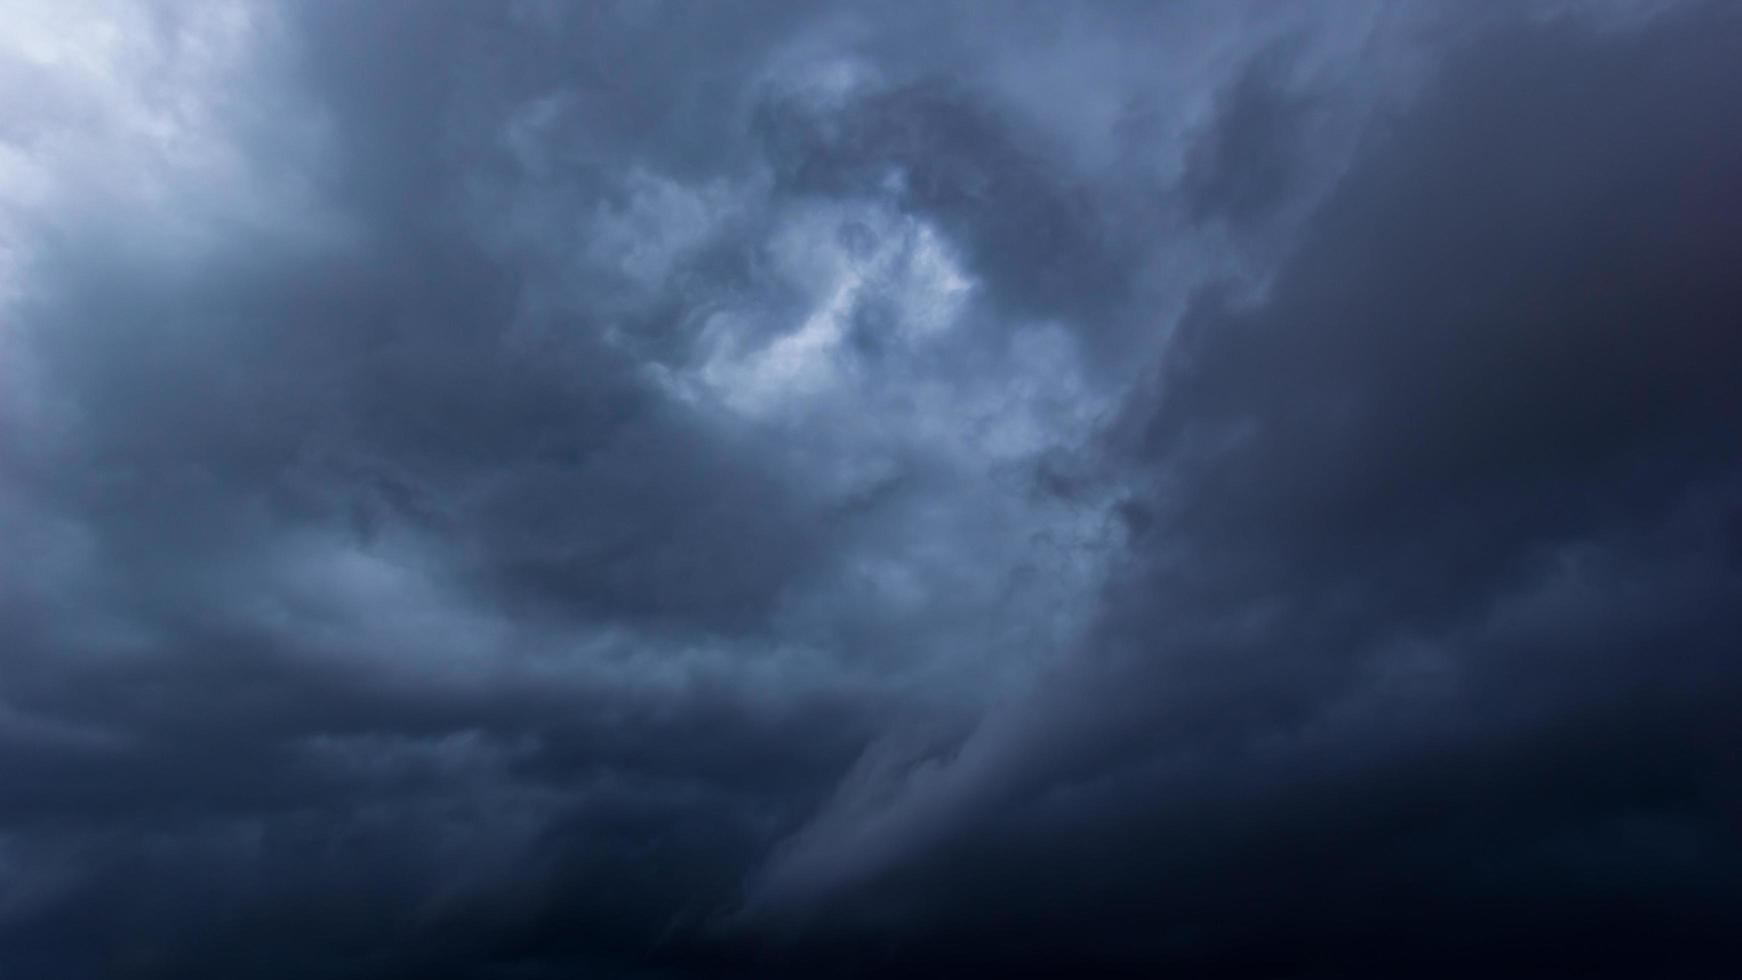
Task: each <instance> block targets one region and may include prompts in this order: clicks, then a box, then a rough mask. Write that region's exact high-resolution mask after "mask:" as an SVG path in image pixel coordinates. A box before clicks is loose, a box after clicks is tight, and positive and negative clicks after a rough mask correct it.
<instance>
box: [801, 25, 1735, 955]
mask: <svg viewBox="0 0 1742 980" xmlns="http://www.w3.org/2000/svg"><path fill="white" fill-rule="evenodd" d="M1736 27H1737V22H1736V21H1735V19H1734V18H1733V17H1732V16H1731V15H1729V14H1727V13H1717V12H1710V13H1709V16H1707V17H1704V18H1690V19H1689V20H1687V21H1672V22H1671V23H1670V24H1669V25H1666V26H1662V27H1660V28H1658V29H1657V30H1656V31H1654V32H1652V33H1650V34H1649V35H1647V36H1644V37H1638V38H1636V37H1631V36H1630V37H1626V38H1602V39H1598V38H1594V37H1590V36H1587V35H1584V34H1582V33H1567V34H1563V33H1560V32H1556V31H1551V30H1531V31H1526V32H1523V33H1522V34H1514V33H1511V32H1508V33H1504V34H1500V35H1490V36H1485V37H1484V38H1483V39H1482V40H1481V41H1479V42H1477V43H1475V44H1473V45H1471V46H1470V47H1469V48H1468V49H1467V50H1465V51H1463V52H1461V53H1460V54H1459V55H1458V56H1457V57H1456V58H1455V59H1453V61H1452V63H1451V64H1450V65H1449V66H1448V67H1447V68H1446V69H1445V72H1444V76H1443V77H1442V78H1441V79H1440V80H1439V81H1437V82H1436V83H1434V85H1433V86H1432V88H1431V90H1430V91H1429V92H1428V94H1427V95H1425V96H1424V98H1423V99H1422V100H1421V102H1420V103H1419V104H1417V105H1416V106H1414V107H1413V108H1412V110H1411V112H1410V114H1409V116H1408V117H1407V118H1404V119H1400V120H1398V121H1396V122H1395V123H1394V124H1393V125H1391V126H1388V127H1386V128H1385V129H1384V130H1382V131H1380V132H1378V133H1376V134H1375V135H1374V137H1373V138H1372V140H1371V141H1370V144H1369V146H1368V147H1367V148H1366V149H1365V150H1364V151H1363V155H1362V158H1361V159H1360V160H1359V161H1358V162H1357V164H1356V165H1355V167H1354V168H1353V169H1352V170H1351V171H1350V173H1349V174H1348V175H1347V176H1346V177H1345V178H1344V179H1343V181H1342V183H1341V186H1340V188H1339V189H1338V191H1337V192H1336V193H1335V194H1334V195H1333V197H1332V198H1331V200H1330V201H1329V202H1328V203H1327V205H1326V206H1325V207H1324V209H1323V211H1322V212H1321V213H1320V214H1319V215H1318V216H1316V217H1315V218H1314V219H1313V220H1312V222H1311V224H1310V226H1309V227H1308V229H1307V231H1306V232H1305V235H1304V238H1303V240H1302V241H1301V243H1300V244H1299V246H1298V248H1297V250H1296V252H1295V255H1294V257H1293V259H1291V260H1290V261H1289V262H1288V263H1287V264H1286V265H1285V266H1284V267H1283V268H1282V270H1281V271H1280V273H1279V275H1278V276H1277V278H1276V280H1275V282H1274V283H1273V284H1272V285H1271V286H1270V287H1269V290H1268V293H1267V294H1266V296H1265V298H1264V299H1263V300H1262V301H1261V302H1259V303H1257V304H1255V305H1253V304H1247V305H1244V306H1241V305H1236V304H1230V303H1229V302H1228V301H1226V300H1225V299H1223V298H1221V296H1220V295H1219V294H1218V293H1217V292H1214V291H1212V292H1209V293H1206V295H1205V297H1204V298H1203V299H1202V300H1201V301H1200V303H1199V304H1198V305H1197V307H1196V308H1195V310H1194V312H1193V313H1192V314H1191V315H1190V316H1189V317H1188V318H1187V321H1186V323H1185V324H1184V326H1183V327H1182V329H1181V331H1180V333H1179V334H1178V335H1177V337H1176V338H1175V340H1174V341H1173V343H1172V344H1171V346H1170V349H1169V351H1168V352H1167V354H1166V356H1165V358H1164V364H1163V366H1162V368H1161V370H1160V372H1159V375H1158V377H1157V380H1156V382H1155V384H1154V385H1153V388H1152V389H1151V391H1152V393H1151V394H1149V395H1146V396H1141V397H1138V398H1136V399H1134V400H1133V401H1132V402H1131V403H1130V405H1129V406H1128V412H1127V420H1126V422H1125V423H1124V424H1122V426H1121V427H1120V431H1119V432H1118V434H1116V435H1115V436H1114V438H1113V441H1112V445H1113V446H1114V447H1115V449H1114V452H1116V453H1119V454H1121V455H1120V457H1119V458H1122V459H1127V460H1129V461H1130V462H1131V464H1133V465H1137V466H1140V467H1141V469H1140V470H1138V472H1140V473H1141V474H1143V475H1142V476H1141V477H1133V478H1132V483H1131V485H1132V486H1134V487H1137V488H1144V487H1153V488H1155V489H1153V490H1151V489H1137V490H1135V495H1134V497H1133V498H1132V501H1131V503H1130V505H1129V506H1130V507H1131V508H1133V509H1135V510H1136V511H1137V512H1138V513H1141V514H1142V515H1143V517H1142V520H1141V521H1140V522H1138V523H1137V524H1136V525H1135V526H1136V527H1137V528H1138V529H1139V534H1138V537H1137V540H1136V543H1135V544H1134V550H1136V551H1137V552H1139V553H1141V554H1142V555H1144V556H1145V557H1144V559H1143V566H1142V567H1143V570H1142V571H1141V572H1138V573H1136V574H1134V575H1132V576H1131V577H1129V578H1127V579H1125V580H1123V581H1120V582H1117V583H1116V584H1115V585H1114V586H1113V587H1112V588H1111V589H1110V591H1109V593H1108V607H1107V610H1108V611H1107V614H1106V617H1105V618H1104V620H1103V622H1102V625H1101V627H1100V629H1099V631H1098V633H1097V634H1096V635H1095V639H1094V640H1093V641H1092V648H1091V649H1087V650H1085V651H1083V653H1082V654H1081V655H1080V657H1079V658H1078V659H1077V661H1076V662H1074V663H1072V664H1069V665H1067V666H1065V667H1063V668H1061V669H1062V671H1063V673H1062V675H1061V676H1059V677H1058V678H1056V679H1055V680H1054V681H1053V682H1052V683H1051V684H1049V685H1047V686H1046V687H1045V688H1044V689H1043V690H1042V691H1040V692H1039V693H1037V694H1036V695H1035V696H1033V697H1032V698H1031V699H1029V700H1028V701H1025V702H1022V703H1020V704H1018V705H1015V706H1012V707H1011V708H1010V709H1009V710H1008V711H1006V712H1004V713H1003V714H1002V715H994V716H993V717H992V718H991V719H990V720H989V721H988V722H986V723H985V724H984V725H983V727H982V729H981V730H980V732H978V733H977V734H976V735H974V736H972V737H970V738H969V739H968V740H967V741H966V742H965V743H963V744H962V745H961V746H960V747H959V748H957V749H955V750H954V751H953V752H952V753H951V754H950V755H947V756H944V757H942V758H940V759H938V760H935V761H930V762H924V763H921V764H919V765H917V766H916V767H914V768H908V769H897V770H896V772H895V773H894V774H893V775H889V774H885V775H884V776H883V777H882V778H883V779H885V780H886V781H888V782H889V783H892V784H893V785H892V786H891V785H885V786H884V787H883V789H882V790H881V791H880V794H881V795H880V796H878V797H875V798H872V799H870V800H869V801H866V800H863V799H855V798H852V797H843V798H842V800H840V801H839V802H838V803H837V806H836V808H835V810H834V812H833V813H830V814H828V815H827V816H825V818H824V819H823V820H822V822H820V823H819V824H817V825H816V826H815V827H813V828H812V830H811V831H810V836H801V837H800V838H799V839H798V840H797V841H796V842H795V843H796V849H795V850H794V851H793V852H792V853H791V854H789V855H788V856H787V857H786V858H785V859H784V863H781V864H777V865H776V870H777V873H776V875H775V876H774V877H773V878H771V879H770V880H769V883H768V885H767V887H768V888H769V889H770V890H769V892H768V895H769V896H770V898H771V899H772V900H773V901H775V902H776V903H777V905H779V907H781V908H783V909H786V911H784V912H783V913H782V914H783V915H800V916H802V917H803V918H804V919H805V920H807V921H808V922H809V923H811V925H812V927H813V928H816V929H819V930H820V931H822V932H824V933H825V934H827V933H828V931H829V928H830V926H829V925H825V924H824V923H832V924H834V925H835V926H837V927H839V926H840V924H841V923H843V922H845V923H851V925H849V926H845V927H841V928H842V930H843V932H844V933H845V935H846V936H847V937H849V938H843V939H842V940H841V942H842V943H843V945H842V947H841V948H840V951H841V953H842V955H853V953H852V952H851V951H855V950H858V949H859V948H860V947H859V945H858V944H859V943H860V942H864V941H868V939H869V937H870V936H875V935H882V934H887V933H891V932H894V933H896V934H902V935H906V936H908V937H909V938H910V940H911V941H912V942H913V943H914V944H915V947H916V948H913V949H910V950H908V951H906V953H904V954H902V955H903V956H911V957H912V958H913V961H915V962H923V961H925V960H927V959H928V958H930V957H933V956H935V957H938V958H939V959H940V960H943V961H946V962H947V961H950V960H951V959H952V958H959V961H958V965H959V966H962V967H968V966H981V967H987V968H991V969H996V970H999V971H1005V970H1018V971H1020V970H1022V969H1037V968H1038V969H1041V970H1042V971H1043V972H1044V971H1048V970H1059V971H1064V970H1069V969H1074V968H1082V967H1084V966H1085V965H1093V966H1094V967H1100V968H1106V969H1109V970H1119V971H1124V970H1129V971H1132V972H1135V973H1141V972H1146V971H1148V970H1152V969H1157V968H1162V967H1170V968H1182V969H1187V970H1191V971H1208V972H1210V973H1212V974H1214V975H1221V974H1222V973H1224V972H1233V973H1237V974H1239V975H1259V976H1270V975H1290V976H1292V975H1314V976H1316V975H1338V976H1341V975H1346V974H1347V973H1349V972H1350V971H1355V972H1357V973H1359V974H1360V975H1369V972H1370V971H1377V972H1378V973H1384V972H1386V971H1391V970H1404V971H1407V972H1410V973H1412V974H1419V973H1421V972H1423V971H1424V970H1426V971H1430V972H1431V971H1432V970H1442V971H1446V972H1448V973H1450V974H1455V975H1462V974H1465V973H1467V972H1469V971H1471V970H1490V969H1497V970H1499V972H1502V973H1506V972H1507V971H1508V970H1516V971H1518V972H1520V973H1522V974H1527V975H1539V974H1541V973H1542V972H1544V971H1547V972H1551V973H1552V972H1555V971H1559V970H1569V969H1580V970H1587V971H1588V970H1598V971H1602V970H1620V971H1621V972H1622V973H1623V974H1626V973H1628V972H1630V971H1645V972H1650V971H1651V970H1653V969H1658V968H1662V967H1661V964H1662V963H1663V961H1664V960H1663V958H1664V957H1665V955H1666V954H1665V952H1664V951H1665V949H1666V948H1671V947H1673V948H1676V949H1678V950H1680V951H1681V953H1680V954H1678V955H1679V956H1681V957H1684V958H1683V959H1678V960H1677V961H1676V962H1675V964H1674V965H1673V966H1670V967H1668V968H1667V969H1668V970H1669V972H1674V973H1677V974H1678V975H1694V976H1699V975H1713V974H1712V973H1711V971H1712V970H1714V969H1716V968H1717V962H1718V961H1716V960H1713V959H1710V958H1709V957H1712V956H1714V955H1715V953H1716V951H1717V950H1719V949H1726V948H1731V945H1732V943H1733V938H1731V937H1733V935H1734V928H1735V921H1734V915H1733V913H1732V912H1730V911H1725V910H1733V909H1734V908H1735V907H1737V905H1736V903H1737V900H1738V897H1739V896H1738V895H1737V893H1736V887H1735V884H1734V883H1735V881H1736V878H1735V872H1736V869H1737V867H1738V864H1739V862H1742V852H1739V851H1738V849H1737V847H1736V845H1735V837H1734V833H1733V825H1734V820H1735V814H1736V805H1737V799H1738V798H1737V795H1736V791H1735V785H1734V782H1733V780H1732V779H1731V778H1730V774H1729V772H1728V766H1727V764H1726V763H1725V762H1724V760H1723V757H1724V753H1725V751H1726V750H1725V749H1724V748H1723V746H1724V745H1725V744H1726V739H1725V736H1724V733H1723V728H1724V722H1723V721H1722V719H1724V718H1726V717H1728V716H1729V715H1730V714H1731V713H1733V712H1734V710H1735V708H1736V705H1737V696H1738V694H1742V690H1739V689H1738V685H1737V678H1736V675H1735V673H1734V671H1733V669H1732V665H1731V663H1730V656H1731V651H1733V650H1734V649H1735V647H1736V642H1737V639H1738V637H1739V636H1742V617H1739V616H1738V614H1737V613H1736V612H1735V611H1734V610H1735V609H1737V608H1742V607H1739V606H1738V604H1737V599H1738V598H1739V597H1742V568H1739V567H1738V565H1737V563H1736V551H1735V546H1734V540H1735V538H1734V535H1735V532H1734V527H1735V521H1736V507H1737V496H1736V494H1737V492H1738V489H1739V488H1742V472H1738V470H1737V468H1736V457H1735V446H1736V445H1737V437H1738V435H1742V402H1739V394H1738V393H1739V392H1742V388H1738V386H1737V385H1736V373H1735V372H1736V365H1737V364H1738V363H1742V344H1739V341H1738V337H1739V336H1742V335H1738V333H1737V332H1736V330H1735V329H1734V324H1735V323H1736V322H1737V321H1738V317H1739V315H1742V293H1738V291H1737V287H1736V282H1735V277H1734V276H1733V275H1732V274H1731V272H1730V270H1732V269H1733V268H1735V267H1736V264H1737V261H1738V260H1739V259H1742V237H1739V234H1738V233H1739V231H1742V226H1738V225H1737V224H1736V223H1735V221H1734V220H1733V218H1732V217H1731V216H1732V215H1734V214H1735V213H1737V211H1736V198H1735V178H1736V175H1737V174H1738V173H1742V142H1739V141H1738V140H1736V139H1735V137H1734V136H1733V135H1732V134H1731V132H1730V131H1729V128H1728V127H1726V126H1725V125H1724V123H1723V119H1724V117H1725V115H1726V110H1725V107H1724V104H1723V100H1722V99H1720V98H1715V97H1714V95H1713V93H1717V92H1724V91H1729V90H1733V89H1735V88H1736V86H1737V84H1738V82H1739V81H1742V79H1738V78H1737V77H1736V68H1735V66H1736V65H1737V64H1738V63H1739V62H1738V60H1737V58H1736V55H1737V53H1738V51H1737V46H1738V34H1737V33H1736ZM1230 124H1233V123H1230ZM1125 453H1129V454H1130V455H1129V456H1125V455H1123V454H1125ZM906 765H908V766H913V765H914V764H913V763H911V762H909V763H906ZM831 898H832V899H835V900H837V901H838V902H839V905H829V904H828V902H829V900H830V899H831ZM818 901H821V902H823V906H822V908H821V910H818V909H817V908H816V907H815V906H814V905H813V904H812V903H815V902H818ZM787 903H796V904H797V905H799V906H803V907H804V908H805V911H803V912H802V913H799V912H798V911H797V910H796V909H794V908H788V906H787ZM891 921H893V922H896V923H900V924H899V925H894V926H892V925H890V922H891ZM903 961H904V962H905V960H903Z"/></svg>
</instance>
